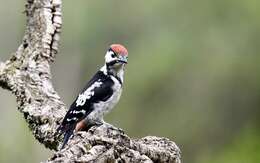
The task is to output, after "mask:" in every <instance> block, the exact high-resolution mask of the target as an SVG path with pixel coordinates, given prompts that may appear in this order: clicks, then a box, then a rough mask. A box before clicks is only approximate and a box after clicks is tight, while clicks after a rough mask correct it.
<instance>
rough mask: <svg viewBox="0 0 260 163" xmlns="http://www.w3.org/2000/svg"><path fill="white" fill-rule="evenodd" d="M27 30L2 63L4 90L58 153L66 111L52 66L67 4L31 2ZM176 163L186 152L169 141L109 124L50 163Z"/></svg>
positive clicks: (86, 135)
mask: <svg viewBox="0 0 260 163" xmlns="http://www.w3.org/2000/svg"><path fill="white" fill-rule="evenodd" d="M25 13H26V16H27V26H26V30H25V35H24V38H23V41H22V44H21V45H20V46H19V48H18V49H17V51H16V52H15V53H14V54H12V55H11V58H10V59H9V60H7V61H5V62H0V86H1V87H2V88H4V89H8V90H10V91H11V92H12V93H13V94H14V95H15V96H16V99H17V103H18V110H19V111H20V112H21V113H23V115H24V118H25V120H26V122H27V123H28V125H29V127H30V129H31V131H32V133H33V135H34V137H35V138H36V139H37V140H38V141H39V142H40V143H42V144H44V145H45V146H46V147H47V148H49V149H55V150H56V149H57V147H58V145H59V143H60V138H59V137H58V136H56V135H55V134H54V133H55V131H56V129H57V127H58V124H59V123H60V122H61V120H62V118H63V116H64V115H65V112H66V108H65V105H64V103H63V102H62V101H61V99H60V97H59V95H58V94H57V92H56V91H55V90H54V88H53V85H52V83H51V73H50V63H51V62H52V61H54V59H55V56H56V54H57V52H58V43H59V38H60V32H61V25H62V21H61V0H27V4H26V11H25ZM66 161H78V162H101V161H102V162H105V161H108V162H109V161H112V162H115V161H118V162H119V161H125V162H173V163H180V150H179V148H178V147H177V146H176V144H175V143H174V142H172V141H170V140H168V139H166V138H158V137H151V136H149V137H145V138H142V139H136V140H134V139H131V138H129V137H128V136H127V135H125V134H124V133H123V132H122V131H121V130H118V129H115V128H110V127H107V126H104V125H103V126H100V127H92V128H91V129H90V130H89V131H88V132H79V133H76V134H75V135H74V137H73V138H72V139H71V140H70V141H69V144H68V146H67V147H66V148H65V149H63V150H62V151H58V152H56V153H55V154H54V156H53V157H52V158H50V159H49V161H48V162H66Z"/></svg>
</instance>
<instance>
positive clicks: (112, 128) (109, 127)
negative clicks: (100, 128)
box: [103, 122, 125, 134]
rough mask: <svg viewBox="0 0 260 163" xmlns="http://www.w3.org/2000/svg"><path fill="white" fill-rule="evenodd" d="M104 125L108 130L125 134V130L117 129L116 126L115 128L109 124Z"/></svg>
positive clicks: (104, 123)
mask: <svg viewBox="0 0 260 163" xmlns="http://www.w3.org/2000/svg"><path fill="white" fill-rule="evenodd" d="M103 125H104V126H105V127H106V128H107V129H110V130H117V131H119V132H120V133H123V134H124V133H125V132H124V131H123V129H121V128H118V127H115V126H113V125H111V124H109V123H106V122H103Z"/></svg>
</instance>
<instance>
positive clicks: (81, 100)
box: [76, 81, 102, 106]
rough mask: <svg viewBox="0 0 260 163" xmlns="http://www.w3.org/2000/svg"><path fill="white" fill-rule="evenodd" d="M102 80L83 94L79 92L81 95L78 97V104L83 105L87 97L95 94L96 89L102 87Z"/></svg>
mask: <svg viewBox="0 0 260 163" xmlns="http://www.w3.org/2000/svg"><path fill="white" fill-rule="evenodd" d="M101 84H102V82H99V81H97V82H95V83H93V84H92V85H91V86H90V87H89V88H88V89H87V90H85V92H83V93H82V94H79V97H78V98H77V101H76V106H83V105H84V104H85V103H86V100H87V99H90V98H91V96H94V94H95V92H94V89H95V88H98V87H100V86H101Z"/></svg>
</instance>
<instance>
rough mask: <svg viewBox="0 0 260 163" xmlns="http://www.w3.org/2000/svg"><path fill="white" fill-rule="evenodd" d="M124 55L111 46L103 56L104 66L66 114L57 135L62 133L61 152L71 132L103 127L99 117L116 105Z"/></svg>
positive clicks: (120, 48)
mask: <svg viewBox="0 0 260 163" xmlns="http://www.w3.org/2000/svg"><path fill="white" fill-rule="evenodd" d="M127 57H128V52H127V50H126V48H125V47H124V46H122V45H120V44H113V45H111V46H110V48H109V50H108V51H107V53H106V55H105V65H104V66H103V67H102V68H101V69H100V70H99V71H98V72H97V73H96V74H95V75H94V76H93V77H92V79H91V80H90V81H89V82H88V83H87V85H86V87H85V88H84V89H83V90H82V91H81V92H80V94H79V95H78V96H77V98H76V99H75V101H74V102H73V103H72V104H71V106H70V109H69V110H68V112H67V113H66V115H65V117H64V119H63V121H62V123H61V125H60V127H59V128H58V132H62V133H64V141H63V145H62V147H61V148H63V147H64V146H65V145H66V143H67V142H68V140H69V138H70V137H71V135H72V134H73V132H74V130H75V131H80V130H85V129H87V128H88V127H90V126H92V125H102V124H104V123H105V122H104V120H103V116H104V114H106V113H107V112H109V111H110V110H111V109H112V108H113V107H114V106H115V105H116V104H117V102H118V101H119V98H120V96H121V92H122V84H123V75H124V68H125V64H126V63H127V59H128V58H127Z"/></svg>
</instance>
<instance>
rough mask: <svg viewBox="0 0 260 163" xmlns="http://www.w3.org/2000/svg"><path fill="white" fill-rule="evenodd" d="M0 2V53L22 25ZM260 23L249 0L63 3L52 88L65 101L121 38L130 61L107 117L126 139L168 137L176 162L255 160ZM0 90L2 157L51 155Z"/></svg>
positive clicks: (12, 0) (10, 47)
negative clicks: (175, 146) (175, 150)
mask: <svg viewBox="0 0 260 163" xmlns="http://www.w3.org/2000/svg"><path fill="white" fill-rule="evenodd" d="M2 3H4V4H5V5H2V6H0V9H1V10H0V13H1V16H0V23H1V24H0V36H1V37H0V54H1V60H3V59H6V58H8V55H9V54H10V53H11V52H14V51H15V49H16V48H17V46H18V45H19V43H20V42H21V38H22V35H23V30H24V25H25V24H24V21H25V17H24V14H22V11H23V10H24V9H23V1H16V0H9V1H3V0H2ZM9 7H11V8H12V10H10V8H9ZM259 20H260V1H257V0H247V1H241V0H238V1H237V0H218V1H213V0H208V1H206V0H197V1H192V0H164V1H158V0H150V1H119V0H109V1H86V0H76V1H68V0H63V22H64V24H63V33H62V37H61V38H62V41H61V46H60V47H61V50H60V53H59V55H58V56H57V60H56V62H55V64H53V69H52V71H53V79H54V85H55V88H56V90H57V91H58V92H59V94H60V95H61V97H62V98H63V99H64V101H65V103H66V104H67V106H69V105H70V103H71V102H72V101H73V99H74V98H75V97H76V95H77V93H78V92H79V91H80V89H81V88H82V87H83V86H84V85H85V83H86V82H87V80H88V79H89V78H90V77H91V76H92V75H93V74H94V73H95V72H96V71H97V69H98V68H99V67H101V66H102V64H103V57H104V54H105V51H106V50H107V48H108V46H109V45H110V44H111V43H122V44H124V45H125V46H126V47H127V48H128V51H129V64H128V65H127V70H126V74H125V84H124V92H123V95H122V98H121V100H120V103H119V104H118V105H117V107H116V108H115V109H114V110H113V111H112V113H110V114H109V115H108V116H106V120H107V121H108V122H110V123H112V124H114V125H115V126H118V127H121V128H123V129H124V130H125V131H126V133H127V134H128V135H130V136H132V137H141V136H145V135H157V136H164V137H169V138H170V139H172V140H174V141H176V143H177V144H178V145H179V146H180V148H181V149H182V157H183V162H192V163H204V162H205V163H207V162H212V163H217V162H223V163H224V162H226V163H233V162H234V163H240V162H241V163H251V162H252V163H255V162H259V154H258V153H259V149H260V148H259V141H260V137H259V136H260V128H259V127H260V126H259V125H258V124H259V115H260V111H259V106H260V101H259V99H260V76H259V72H260V64H259V63H258V62H259V60H260V55H259V51H260V47H259V45H260V41H259V38H260V32H259V31H260V21H259ZM64 72H66V73H64ZM0 93H1V94H0V95H1V99H2V100H1V108H2V110H3V111H2V114H1V115H0V127H1V131H2V132H1V133H2V134H1V136H0V138H1V141H0V162H17V161H22V162H39V161H40V160H45V159H46V158H47V157H48V155H49V153H50V152H47V151H46V150H45V151H44V147H43V146H39V145H38V143H37V142H36V141H35V140H34V139H33V138H32V136H31V133H30V132H28V131H29V129H28V128H27V127H26V124H25V122H24V121H23V118H22V116H21V115H20V114H19V113H17V111H16V110H15V99H14V98H13V96H10V94H9V93H6V92H5V91H0ZM9 122H11V123H9ZM6 124H8V125H6ZM248 126H250V127H248ZM14 156H15V157H14Z"/></svg>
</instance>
